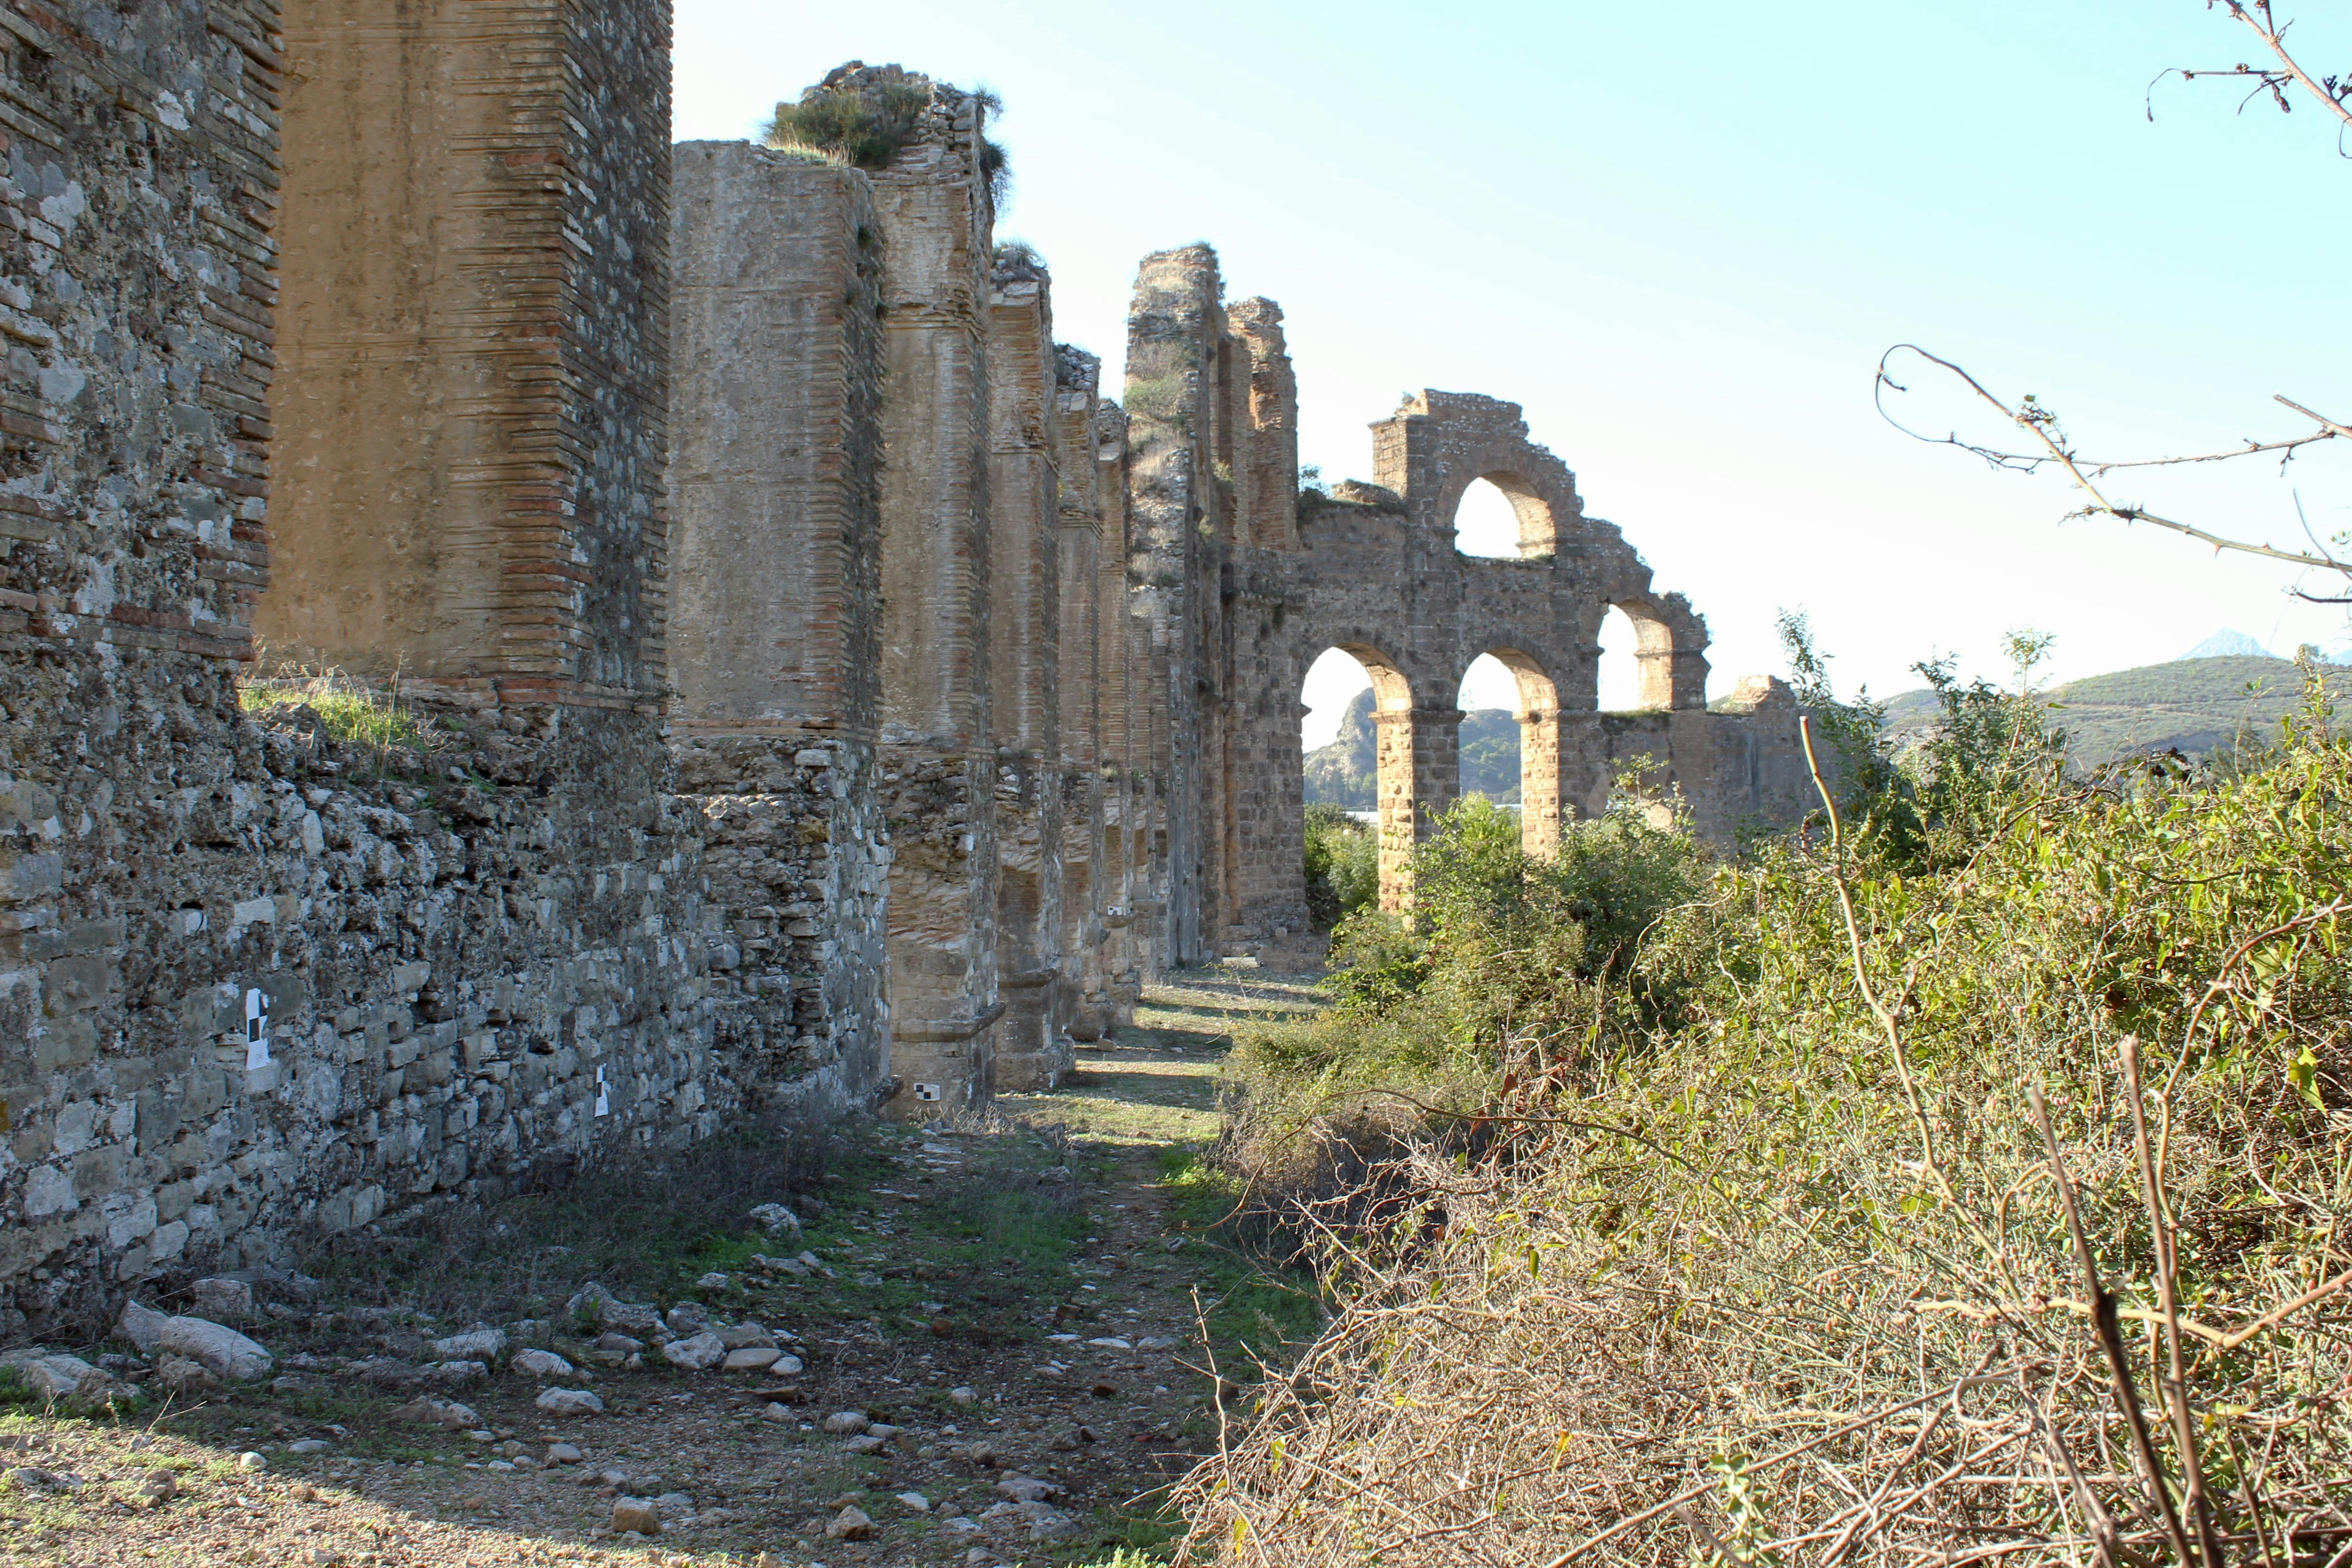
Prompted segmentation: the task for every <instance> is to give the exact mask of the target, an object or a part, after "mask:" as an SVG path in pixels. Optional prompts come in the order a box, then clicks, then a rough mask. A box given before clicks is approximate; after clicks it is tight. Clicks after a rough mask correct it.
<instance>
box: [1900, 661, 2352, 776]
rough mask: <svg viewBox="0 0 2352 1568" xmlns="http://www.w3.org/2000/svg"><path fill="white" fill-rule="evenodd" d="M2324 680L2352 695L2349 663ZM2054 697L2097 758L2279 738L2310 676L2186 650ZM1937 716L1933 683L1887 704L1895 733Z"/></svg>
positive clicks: (1914, 730) (1907, 732)
mask: <svg viewBox="0 0 2352 1568" xmlns="http://www.w3.org/2000/svg"><path fill="white" fill-rule="evenodd" d="M2327 682H2328V689H2329V690H2330V691H2331V692H2332V693H2334V694H2335V696H2336V700H2337V701H2338V702H2342V701H2344V700H2346V699H2347V697H2352V670H2336V669H2331V670H2330V671H2329V673H2328V677H2327ZM2049 699H2050V702H2051V706H2052V710H2053V711H2052V713H2051V716H2050V718H2051V722H2052V724H2053V726H2055V727H2056V728H2058V729H2061V730H2063V731H2065V732H2066V735H2067V742H2068V746H2067V749H2068V751H2069V752H2071V753H2072V754H2073V756H2074V761H2075V762H2076V763H2078V764H2081V765H2083V766H2086V767H2092V766H2096V765H2097V764H2099V763H2108V762H2113V761H2115V760H2116V758H2118V757H2126V756H2135V755H2141V754H2145V753H2147V752H2166V751H2178V752H2180V753H2182V754H2183V755H2184V756H2191V757H2197V756H2203V755H2205V754H2206V753H2208V752H2213V751H2216V750H2220V749H2222V748H2227V747H2231V746H2234V745H2236V744H2238V743H2239V742H2240V741H2241V740H2242V739H2243V740H2249V741H2263V742H2267V741H2272V740H2275V739H2276V738H2277V736H2278V729H2279V721H2281V720H2282V719H2284V718H2285V717H2286V716H2287V715H2288V714H2289V713H2291V712H2293V711H2294V709H2295V707H2296V705H2297V704H2298V703H2300V702H2301V701H2302V700H2303V677H2302V675H2301V673H2300V672H2299V671H2298V670H2297V669H2296V668H2295V667H2294V664H2293V663H2291V662H2290V661H2288V660H2286V659H2283V658H2248V657H2242V656H2222V657H2218V658H2216V657H2205V658H2181V659H2175V660H2173V661H2172V662H2171V663H2169V664H2151V665H2146V666H2143V667H2142V668H2138V669H2119V670H2117V671H2116V672H2115V673H2114V674H2112V675H2093V676H2086V677H2084V679H2081V680H2070V681H2068V682H2067V683H2066V684H2065V685H2063V686H2059V687H2054V688H2053V689H2051V691H2050V692H2049ZM1936 721H1937V707H1936V698H1935V694H1934V693H1933V692H1929V691H1906V692H1904V693H1903V694H1902V695H1901V696H1899V697H1896V698H1895V699H1893V700H1890V701H1889V702H1888V703H1887V705H1886V727H1887V730H1888V731H1890V732H1891V733H1893V734H1895V735H1896V736H1898V737H1902V736H1917V735H1922V734H1925V733H1926V732H1927V730H1928V729H1929V728H1931V727H1932V726H1933V725H1934V724H1935V723H1936Z"/></svg>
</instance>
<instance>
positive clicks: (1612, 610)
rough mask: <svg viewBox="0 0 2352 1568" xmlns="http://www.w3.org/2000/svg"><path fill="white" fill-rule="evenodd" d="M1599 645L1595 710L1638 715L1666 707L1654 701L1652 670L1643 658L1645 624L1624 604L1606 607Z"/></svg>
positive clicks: (1660, 702) (1595, 677)
mask: <svg viewBox="0 0 2352 1568" xmlns="http://www.w3.org/2000/svg"><path fill="white" fill-rule="evenodd" d="M1653 625H1654V623H1653ZM1600 643H1601V651H1600V654H1599V656H1598V658H1597V659H1596V661H1595V666H1594V682H1593V684H1594V693H1593V704H1594V706H1595V707H1597V708H1599V709H1600V710H1601V711H1602V712H1603V713H1639V712H1645V711H1648V710H1653V709H1658V708H1664V707H1665V706H1666V703H1665V702H1664V701H1662V700H1652V699H1653V696H1654V693H1653V692H1652V691H1651V689H1650V688H1649V684H1648V674H1649V671H1648V668H1647V666H1646V665H1645V664H1644V663H1643V658H1642V653H1643V647H1644V646H1645V639H1644V637H1643V627H1642V623H1641V622H1639V621H1636V620H1635V619H1634V618H1633V616H1631V615H1628V614H1627V613H1626V611H1625V608H1624V606H1623V605H1605V606H1603V608H1602V611H1601V635H1600Z"/></svg>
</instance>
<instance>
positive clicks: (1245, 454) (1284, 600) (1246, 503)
mask: <svg viewBox="0 0 2352 1568" xmlns="http://www.w3.org/2000/svg"><path fill="white" fill-rule="evenodd" d="M1225 315H1226V323H1227V326H1228V328H1229V330H1230V333H1231V336H1230V337H1229V339H1228V342H1229V344H1230V346H1231V350H1232V353H1231V355H1230V356H1228V357H1226V358H1225V359H1224V360H1223V363H1225V364H1226V366H1227V374H1228V375H1230V376H1231V378H1232V381H1233V387H1232V391H1233V394H1234V395H1233V396H1232V397H1231V398H1230V399H1229V402H1230V404H1231V405H1232V406H1233V407H1234V429H1233V431H1232V432H1231V437H1230V440H1229V442H1228V445H1229V446H1230V447H1231V449H1232V450H1233V452H1234V458H1233V461H1232V463H1231V466H1230V472H1231V473H1232V474H1233V476H1234V487H1235V493H1234V520H1235V521H1234V533H1235V542H1234V545H1233V546H1232V548H1231V550H1230V551H1229V552H1228V555H1229V564H1228V565H1227V566H1226V567H1225V569H1224V570H1223V573H1222V574H1221V579H1220V597H1221V598H1222V599H1223V601H1224V617H1225V624H1226V662H1225V668H1223V671H1222V672H1221V676H1220V679H1219V687H1220V690H1221V694H1222V696H1223V702H1222V704H1221V707H1222V708H1223V712H1224V716H1225V776H1226V785H1225V798H1226V813H1227V820H1228V837H1229V839H1230V842H1231V850H1230V853H1229V855H1228V857H1227V861H1226V867H1225V880H1226V883H1227V887H1228V889H1229V896H1228V900H1227V904H1228V911H1229V912H1228V915H1227V921H1228V924H1227V926H1226V928H1225V930H1224V931H1223V933H1222V935H1223V939H1224V943H1225V946H1226V948H1227V950H1228V951H1234V950H1239V951H1251V950H1257V949H1262V948H1263V947H1264V946H1265V944H1266V943H1269V942H1283V941H1285V940H1286V939H1289V938H1291V937H1294V936H1303V935H1304V934H1305V933H1306V931H1307V928H1308V924H1309V921H1308V917H1307V868H1306V850H1307V846H1306V837H1305V821H1304V813H1305V809H1306V808H1305V803H1304V795H1305V784H1306V780H1305V777H1304V774H1303V772H1302V769H1303V765H1304V759H1303V758H1302V756H1301V754H1300V745H1299V732H1298V689H1299V681H1300V679H1302V678H1303V673H1304V672H1303V671H1300V670H1298V669H1297V668H1296V660H1295V656H1294V653H1293V650H1292V644H1293V642H1294V641H1295V637H1293V636H1291V635H1289V634H1287V633H1286V631H1285V629H1284V628H1285V626H1286V623H1287V622H1288V620H1289V617H1290V616H1292V615H1293V614H1295V613H1297V611H1298V610H1299V609H1300V608H1301V607H1302V606H1301V605H1300V603H1299V602H1298V600H1299V595H1298V583H1297V569H1298V567H1299V565H1300V564H1301V560H1300V554H1299V548H1298V523H1297V513H1298V431H1297V424H1298V391H1297V378H1296V377H1295V376H1294V375H1293V374H1292V373H1291V366H1290V353H1289V350H1288V347H1287V345H1286V342H1284V339H1283V332H1282V310H1281V309H1280V308H1279V307H1278V306H1276V304H1275V303H1274V301H1273V300H1265V299H1255V300H1244V301H1242V302H1241V303H1240V304H1238V305H1235V306H1234V307H1233V308H1232V309H1231V310H1228V311H1227V312H1226V313H1225Z"/></svg>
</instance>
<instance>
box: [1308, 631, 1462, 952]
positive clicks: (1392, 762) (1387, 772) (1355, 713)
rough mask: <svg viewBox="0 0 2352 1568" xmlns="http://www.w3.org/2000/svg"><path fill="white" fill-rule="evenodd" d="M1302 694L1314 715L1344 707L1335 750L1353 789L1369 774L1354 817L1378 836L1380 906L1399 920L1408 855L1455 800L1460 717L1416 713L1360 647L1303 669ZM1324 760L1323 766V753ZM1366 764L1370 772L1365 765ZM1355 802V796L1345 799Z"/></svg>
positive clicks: (1376, 655) (1338, 649) (1408, 690)
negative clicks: (1351, 675) (1339, 703)
mask: <svg viewBox="0 0 2352 1568" xmlns="http://www.w3.org/2000/svg"><path fill="white" fill-rule="evenodd" d="M1335 655H1345V656H1346V658H1348V659H1349V660H1350V661H1352V662H1353V663H1354V664H1355V665H1356V666H1357V667H1358V668H1359V670H1360V674H1361V676H1362V678H1363V679H1364V681H1365V682H1366V683H1367V684H1369V686H1370V699H1371V700H1370V705H1369V709H1367V708H1366V706H1365V705H1364V703H1363V693H1364V687H1363V686H1357V685H1353V683H1352V682H1349V680H1348V679H1346V674H1347V672H1346V669H1345V667H1344V666H1342V665H1340V664H1339V661H1338V660H1337V659H1336V658H1334V656H1335ZM1307 694H1308V695H1309V696H1310V697H1314V698H1318V699H1319V700H1318V701H1316V702H1315V703H1314V707H1315V708H1316V709H1317V710H1321V709H1322V708H1323V707H1324V705H1325V703H1327V702H1329V701H1331V700H1344V701H1345V702H1347V704H1348V705H1349V707H1348V710H1347V712H1346V713H1345V715H1344V716H1343V717H1342V719H1341V721H1340V729H1339V736H1338V738H1337V740H1336V741H1335V742H1333V743H1334V744H1336V745H1339V746H1342V747H1345V748H1347V749H1348V750H1349V752H1351V753H1352V754H1351V755H1349V756H1348V757H1345V758H1343V759H1341V760H1342V761H1344V762H1345V763H1348V766H1347V768H1346V769H1345V775H1346V777H1347V778H1348V779H1349V781H1350V787H1351V788H1355V789H1360V781H1361V780H1362V778H1363V776H1364V774H1365V773H1366V772H1369V773H1370V777H1371V785H1372V787H1371V792H1370V801H1371V804H1370V806H1369V807H1360V806H1359V807H1353V808H1352V809H1358V810H1363V811H1368V812H1369V813H1370V817H1371V826H1372V829H1373V831H1374V832H1375V833H1377V834H1378V835H1379V839H1380V881H1381V896H1380V906H1381V909H1383V910H1389V911H1391V913H1400V912H1402V910H1404V908H1405V906H1406V904H1407V903H1408V902H1409V901H1410V887H1411V871H1412V847H1413V845H1414V844H1415V843H1417V842H1418V841H1419V840H1420V838H1421V837H1422V835H1423V833H1425V832H1426V831H1427V823H1428V819H1429V816H1430V814H1431V813H1432V811H1433V810H1441V809H1443V808H1444V806H1445V805H1451V804H1452V802H1453V799H1454V780H1455V776H1456V771H1457V762H1456V734H1455V730H1456V726H1457V725H1458V724H1459V723H1460V721H1461V718H1462V715H1461V712H1460V710H1457V709H1454V708H1451V707H1449V708H1446V709H1444V710H1420V709H1417V708H1415V707H1414V705H1413V692H1412V681H1411V680H1409V679H1407V678H1406V676H1405V673H1404V669H1403V667H1402V666H1401V665H1400V664H1399V663H1398V662H1397V661H1396V660H1395V659H1393V658H1390V657H1389V656H1388V655H1387V654H1385V653H1383V652H1381V650H1380V649H1379V648H1378V647H1374V646H1372V645H1371V644H1370V643H1365V642H1353V641H1350V642H1339V643H1335V644H1333V645H1331V646H1330V647H1328V648H1327V649H1325V651H1324V652H1323V653H1322V654H1321V655H1320V656H1319V657H1318V658H1317V659H1316V660H1315V661H1314V663H1313V665H1312V666H1311V667H1310V668H1309V670H1308V673H1307ZM1366 731H1369V733H1367V732H1366ZM1366 752H1369V753H1370V756H1369V759H1367V757H1366V756H1365V753H1366ZM1323 755H1324V756H1325V757H1326V758H1328V756H1329V753H1328V752H1325V753H1323ZM1367 760H1369V762H1370V768H1369V770H1367V769H1366V768H1365V767H1364V765H1363V764H1364V763H1365V762H1366V761H1367ZM1309 791H1310V794H1313V795H1315V797H1316V798H1318V799H1326V798H1335V795H1333V793H1332V791H1331V790H1330V788H1329V785H1328V784H1321V785H1319V786H1318V785H1310V786H1309ZM1361 798H1362V796H1361V795H1360V794H1349V795H1347V796H1346V799H1348V800H1359V799H1361Z"/></svg>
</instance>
